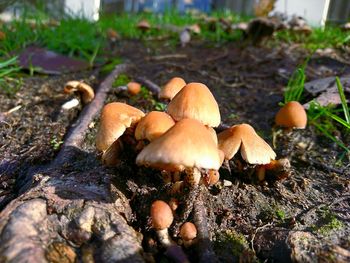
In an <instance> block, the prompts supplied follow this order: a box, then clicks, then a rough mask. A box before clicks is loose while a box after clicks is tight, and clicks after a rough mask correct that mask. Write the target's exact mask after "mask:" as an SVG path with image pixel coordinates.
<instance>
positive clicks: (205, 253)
mask: <svg viewBox="0 0 350 263" xmlns="http://www.w3.org/2000/svg"><path fill="white" fill-rule="evenodd" d="M202 187H203V186H200V188H199V193H198V196H197V198H196V199H195V201H194V204H193V221H194V224H195V225H196V227H197V233H198V234H197V240H198V243H197V247H198V255H199V262H203V263H204V262H218V259H217V257H216V255H215V252H214V250H213V248H212V245H211V241H210V240H211V237H210V231H209V229H208V222H207V212H206V209H205V206H204V204H203V196H202V191H203V188H202Z"/></svg>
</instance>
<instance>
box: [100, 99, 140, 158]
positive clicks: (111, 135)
mask: <svg viewBox="0 0 350 263" xmlns="http://www.w3.org/2000/svg"><path fill="white" fill-rule="evenodd" d="M144 115H145V114H144V113H143V112H142V111H140V110H139V109H136V108H134V107H132V106H130V105H127V104H125V103H120V102H112V103H109V104H107V105H105V106H104V107H103V109H102V113H101V120H100V127H99V130H98V132H97V135H96V148H97V150H99V151H102V152H103V153H104V155H103V156H102V160H103V161H104V162H105V163H106V164H107V165H113V158H116V157H117V155H118V153H119V150H120V149H121V148H122V142H121V141H119V140H118V139H119V137H120V136H122V135H123V134H124V132H125V131H126V129H127V128H133V127H134V125H135V124H136V123H137V122H138V121H139V120H140V119H141V118H142V117H143V116H144ZM111 153H113V154H111ZM112 156H113V157H112ZM106 157H109V158H108V159H105V158H106ZM114 161H116V160H115V159H114ZM111 162H112V163H111Z"/></svg>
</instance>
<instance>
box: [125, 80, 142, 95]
mask: <svg viewBox="0 0 350 263" xmlns="http://www.w3.org/2000/svg"><path fill="white" fill-rule="evenodd" d="M127 87H128V92H129V93H130V94H131V95H137V94H138V93H140V91H141V84H140V83H137V82H129V83H128V85H127Z"/></svg>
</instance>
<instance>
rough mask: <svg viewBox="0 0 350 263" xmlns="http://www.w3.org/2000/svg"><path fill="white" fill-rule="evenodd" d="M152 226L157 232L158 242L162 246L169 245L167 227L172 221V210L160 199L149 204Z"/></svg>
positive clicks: (170, 242)
mask: <svg viewBox="0 0 350 263" xmlns="http://www.w3.org/2000/svg"><path fill="white" fill-rule="evenodd" d="M151 220H152V226H153V228H154V229H155V230H156V232H157V236H158V239H159V242H160V243H161V244H162V245H163V246H164V247H169V246H170V245H171V244H172V241H171V239H170V237H169V233H168V228H169V227H170V225H171V224H172V223H173V220H174V217H173V211H172V210H171V208H170V206H169V205H168V204H167V203H166V202H164V201H162V200H156V201H154V202H153V203H152V206H151Z"/></svg>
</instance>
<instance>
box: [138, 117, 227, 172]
mask: <svg viewBox="0 0 350 263" xmlns="http://www.w3.org/2000/svg"><path fill="white" fill-rule="evenodd" d="M136 163H137V164H138V165H145V166H150V167H153V168H156V169H159V170H167V171H182V170H183V169H185V168H193V167H196V168H204V169H214V170H218V169H219V168H220V164H221V163H220V156H219V151H218V148H217V145H216V143H215V142H214V140H213V138H212V135H211V133H210V132H209V131H208V129H207V128H206V127H205V126H204V125H202V124H201V123H200V122H198V121H196V120H192V119H183V120H181V121H179V122H177V123H176V124H175V125H174V126H173V127H172V128H170V129H169V130H168V131H167V132H166V133H164V134H163V135H162V136H160V137H159V138H158V139H155V140H154V141H152V142H151V143H150V144H148V145H147V146H146V147H145V148H144V149H143V150H142V151H141V152H140V153H139V155H138V156H137V158H136Z"/></svg>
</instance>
